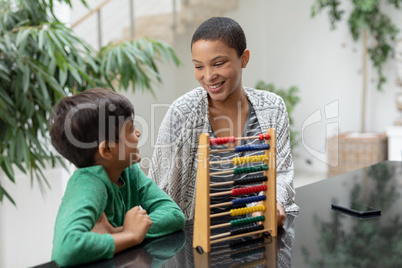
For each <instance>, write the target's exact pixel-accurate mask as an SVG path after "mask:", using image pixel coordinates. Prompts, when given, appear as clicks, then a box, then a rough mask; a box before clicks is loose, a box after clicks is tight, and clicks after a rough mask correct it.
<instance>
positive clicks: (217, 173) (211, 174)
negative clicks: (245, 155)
mask: <svg viewBox="0 0 402 268" xmlns="http://www.w3.org/2000/svg"><path fill="white" fill-rule="evenodd" d="M230 173H234V171H233V170H227V171H218V172H211V173H209V176H215V175H223V174H230Z"/></svg>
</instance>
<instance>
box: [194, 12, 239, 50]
mask: <svg viewBox="0 0 402 268" xmlns="http://www.w3.org/2000/svg"><path fill="white" fill-rule="evenodd" d="M199 40H209V41H222V42H223V43H225V44H226V45H227V46H228V47H230V48H234V49H235V50H236V52H237V55H238V56H239V57H240V56H241V55H242V54H243V52H244V50H245V49H246V48H247V43H246V36H245V35H244V32H243V29H242V28H241V26H240V25H239V24H238V23H237V22H236V21H234V20H233V19H230V18H226V17H212V18H210V19H208V20H206V21H204V22H203V23H201V25H200V26H198V28H197V30H196V31H195V33H194V34H193V38H192V39H191V47H193V44H194V43H195V42H197V41H199Z"/></svg>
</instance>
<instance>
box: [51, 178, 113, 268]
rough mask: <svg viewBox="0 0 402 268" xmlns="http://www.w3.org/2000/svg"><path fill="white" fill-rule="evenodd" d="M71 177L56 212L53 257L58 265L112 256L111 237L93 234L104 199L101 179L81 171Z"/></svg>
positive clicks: (104, 204) (103, 206)
mask: <svg viewBox="0 0 402 268" xmlns="http://www.w3.org/2000/svg"><path fill="white" fill-rule="evenodd" d="M79 177H80V178H79V179H75V178H74V176H73V177H72V178H71V179H70V181H69V183H68V186H67V189H66V192H65V194H64V197H63V200H62V203H61V205H60V208H59V212H58V214H57V219H56V224H55V229H54V238H53V251H52V260H54V261H56V263H58V264H59V265H61V266H70V265H77V264H82V263H87V262H91V261H95V260H99V259H105V258H112V257H113V254H114V247H115V245H114V240H113V237H112V236H111V235H110V234H98V233H92V232H91V230H92V228H93V226H94V225H95V223H96V221H97V220H98V219H99V217H100V216H101V214H102V212H103V210H104V208H105V206H106V202H107V198H106V196H107V189H106V187H105V185H104V182H102V181H100V180H96V179H95V180H93V179H91V178H89V177H85V174H80V176H79Z"/></svg>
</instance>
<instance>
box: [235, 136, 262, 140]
mask: <svg viewBox="0 0 402 268" xmlns="http://www.w3.org/2000/svg"><path fill="white" fill-rule="evenodd" d="M259 137H260V136H251V137H237V138H235V139H236V140H250V139H258V138H259ZM264 139H265V137H264Z"/></svg>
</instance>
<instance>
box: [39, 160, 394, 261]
mask: <svg viewBox="0 0 402 268" xmlns="http://www.w3.org/2000/svg"><path fill="white" fill-rule="evenodd" d="M401 167H402V163H401V162H390V161H386V162H383V163H379V164H376V165H373V166H370V167H367V168H363V169H359V170H356V171H352V172H349V173H346V174H342V175H339V176H336V177H332V178H329V179H326V180H323V181H320V182H317V183H313V184H310V185H306V186H303V187H299V188H297V189H296V203H297V204H298V205H299V206H300V211H299V213H297V214H287V218H286V222H285V226H284V227H283V228H280V229H279V233H278V237H276V238H271V237H259V238H251V237H249V238H243V239H238V240H231V241H227V242H224V243H220V244H217V245H213V246H212V249H211V253H203V254H199V253H198V252H197V251H195V250H193V248H192V231H193V230H192V221H188V222H187V223H186V227H185V229H184V230H183V231H180V232H176V233H174V234H171V235H168V236H164V237H161V238H158V239H152V240H148V241H145V242H144V243H143V244H142V245H141V246H137V247H133V248H131V249H129V250H126V251H124V252H121V253H119V254H117V255H116V256H115V257H114V258H113V259H112V260H107V261H101V262H97V263H93V264H88V265H85V266H84V267H208V266H210V267H297V268H299V267H301V268H302V267H402V254H401V252H402V206H401V204H402V169H401ZM340 201H342V202H345V203H350V202H352V201H353V202H357V203H359V204H365V205H370V206H372V207H375V208H379V209H381V216H378V217H371V218H359V217H355V216H351V215H347V214H344V213H341V212H338V211H335V210H332V209H331V204H332V203H336V202H340ZM46 266H47V267H53V266H54V263H48V264H45V265H42V267H46Z"/></svg>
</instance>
